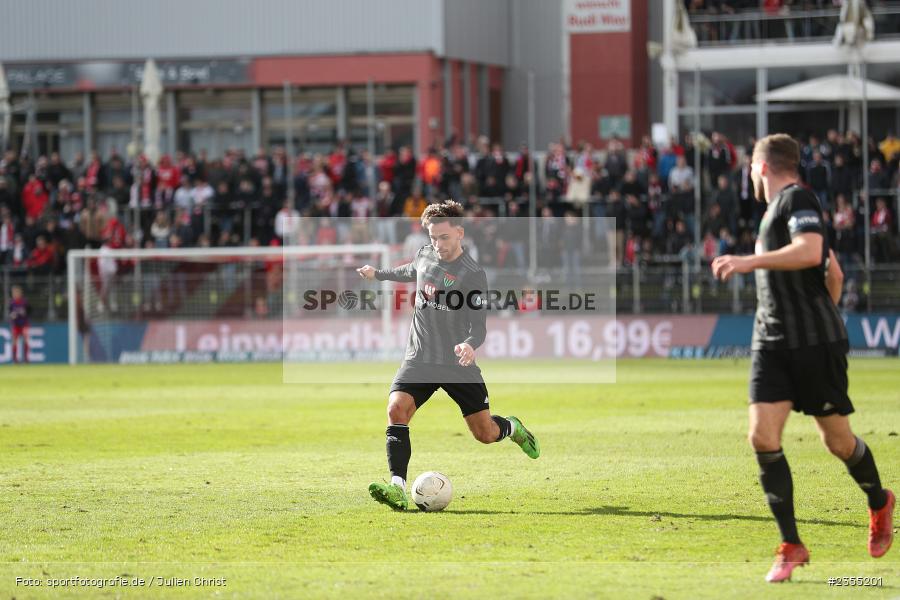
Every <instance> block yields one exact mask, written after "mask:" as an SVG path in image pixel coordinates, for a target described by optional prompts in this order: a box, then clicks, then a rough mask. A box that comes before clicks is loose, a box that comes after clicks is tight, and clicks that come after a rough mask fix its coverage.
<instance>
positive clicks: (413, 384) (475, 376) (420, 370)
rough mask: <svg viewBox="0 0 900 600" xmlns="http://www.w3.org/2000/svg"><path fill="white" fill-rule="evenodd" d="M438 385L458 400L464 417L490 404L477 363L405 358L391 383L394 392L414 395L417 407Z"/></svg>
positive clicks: (486, 407) (429, 396)
mask: <svg viewBox="0 0 900 600" xmlns="http://www.w3.org/2000/svg"><path fill="white" fill-rule="evenodd" d="M438 388H443V389H444V391H445V392H447V395H448V396H450V398H452V399H453V401H454V402H456V404H457V405H458V406H459V410H461V411H462V414H463V416H464V417H468V416H469V415H472V414H475V413H477V412H480V411H482V410H485V409H488V408H490V404H489V403H488V390H487V386H486V385H485V383H484V378H483V377H482V376H481V369H479V368H478V366H477V365H472V366H470V367H461V366H445V365H432V364H423V363H414V362H408V361H404V362H403V364H402V365H400V368H399V369H398V370H397V375H395V376H394V382H393V383H392V384H391V392H406V393H407V394H409V395H410V396H412V397H413V400H415V402H416V408H420V407H421V406H422V405H423V404H425V402H426V401H427V400H428V399H429V398H431V395H432V394H434V393H435V392H436V391H437V390H438Z"/></svg>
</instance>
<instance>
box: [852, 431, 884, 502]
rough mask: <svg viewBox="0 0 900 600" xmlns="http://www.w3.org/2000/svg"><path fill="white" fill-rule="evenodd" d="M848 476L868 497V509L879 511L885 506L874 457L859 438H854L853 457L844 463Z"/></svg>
mask: <svg viewBox="0 0 900 600" xmlns="http://www.w3.org/2000/svg"><path fill="white" fill-rule="evenodd" d="M844 464H845V465H847V470H848V471H850V475H852V476H853V479H855V480H856V483H857V484H858V485H859V487H860V488H861V489H862V491H864V492H865V493H866V495H867V496H868V497H869V508H871V509H872V510H879V509H880V508H883V507H884V505H885V504H887V494H885V493H884V488H882V487H881V478H880V477H878V467H876V466H875V457H874V456H872V451H871V450H869V447H868V446H866V443H865V442H864V441H862V439H861V438H856V449H855V450H854V451H853V455H852V456H850V458H848V459H847V460H845V461H844Z"/></svg>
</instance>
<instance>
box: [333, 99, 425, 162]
mask: <svg viewBox="0 0 900 600" xmlns="http://www.w3.org/2000/svg"><path fill="white" fill-rule="evenodd" d="M414 93H415V88H414V87H413V86H409V85H393V86H392V85H375V86H373V87H372V95H373V114H374V123H373V126H374V142H375V153H376V154H382V153H383V152H384V151H385V149H387V148H391V147H395V148H396V147H398V146H404V145H410V144H412V142H413V134H414V125H415V106H414ZM347 104H348V106H349V110H348V114H349V126H350V127H349V131H350V135H349V138H350V143H351V144H352V145H353V146H355V147H357V148H364V147H366V145H367V144H368V139H369V138H368V136H369V109H368V92H367V90H366V87H365V86H362V87H352V88H349V89H348V90H347Z"/></svg>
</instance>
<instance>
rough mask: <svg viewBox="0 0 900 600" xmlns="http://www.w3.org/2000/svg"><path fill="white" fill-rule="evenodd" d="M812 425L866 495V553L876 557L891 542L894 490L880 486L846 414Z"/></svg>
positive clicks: (866, 450)
mask: <svg viewBox="0 0 900 600" xmlns="http://www.w3.org/2000/svg"><path fill="white" fill-rule="evenodd" d="M816 425H817V426H818V428H819V433H820V434H821V436H822V442H824V444H825V447H827V448H828V450H829V451H830V452H831V453H832V454H834V455H835V456H837V457H838V458H840V459H841V460H842V461H844V464H845V465H846V466H847V471H848V472H849V473H850V475H851V477H853V479H854V481H856V484H857V485H859V488H860V489H861V490H862V491H863V492H864V493H865V494H866V496H867V497H868V504H869V544H868V546H869V554H870V555H871V556H872V557H874V558H880V557H882V556H884V555H885V554H886V553H887V551H888V549H890V547H891V543H892V542H893V541H894V529H893V513H894V504H895V502H896V500H895V498H894V493H893V492H891V491H890V490H888V489H885V488H883V487H882V486H881V477H880V476H879V475H878V467H877V466H875V457H874V456H872V451H871V450H870V449H869V447H868V446H867V445H866V443H865V442H864V441H863V439H862V438H860V437H857V436H855V435H854V434H853V431H852V430H851V429H850V421H849V419H848V418H847V417H846V416H844V415H828V416H823V417H816Z"/></svg>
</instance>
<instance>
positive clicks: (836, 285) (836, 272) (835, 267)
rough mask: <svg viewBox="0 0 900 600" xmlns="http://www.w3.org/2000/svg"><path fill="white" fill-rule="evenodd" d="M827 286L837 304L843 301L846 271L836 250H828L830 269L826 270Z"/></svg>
mask: <svg viewBox="0 0 900 600" xmlns="http://www.w3.org/2000/svg"><path fill="white" fill-rule="evenodd" d="M825 287H827V288H828V293H829V294H830V295H831V299H832V300H833V301H834V303H835V304H840V303H841V295H842V294H843V291H844V272H843V271H842V270H841V264H840V263H839V262H838V259H837V256H835V255H834V250H829V251H828V269H827V270H826V271H825Z"/></svg>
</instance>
